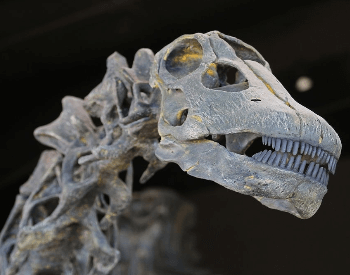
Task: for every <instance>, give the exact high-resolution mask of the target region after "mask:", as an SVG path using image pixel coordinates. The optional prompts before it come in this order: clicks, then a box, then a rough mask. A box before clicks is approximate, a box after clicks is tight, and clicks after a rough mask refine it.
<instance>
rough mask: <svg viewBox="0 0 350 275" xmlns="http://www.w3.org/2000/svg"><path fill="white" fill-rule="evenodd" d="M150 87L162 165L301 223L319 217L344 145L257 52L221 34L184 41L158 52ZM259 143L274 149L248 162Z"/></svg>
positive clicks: (186, 36)
mask: <svg viewBox="0 0 350 275" xmlns="http://www.w3.org/2000/svg"><path fill="white" fill-rule="evenodd" d="M231 72H233V79H230V73H231ZM150 83H151V85H152V86H153V87H159V88H160V90H161V92H162V103H161V114H160V119H159V123H158V131H159V133H160V135H161V143H160V146H159V147H158V149H157V151H156V155H157V157H158V158H160V159H161V160H163V161H169V162H175V163H177V164H178V165H179V166H180V167H181V169H183V170H184V171H187V173H188V174H190V175H192V176H195V177H199V178H203V179H208V180H212V181H215V182H217V183H219V184H221V185H223V186H224V187H226V188H228V189H231V190H234V191H236V192H239V193H242V194H246V195H250V196H253V197H254V198H256V199H258V200H259V201H260V202H261V203H262V204H264V205H266V206H268V207H270V208H273V209H278V210H281V211H286V212H289V213H291V214H293V215H295V216H297V217H299V218H309V217H311V216H312V215H313V214H314V213H315V212H316V211H317V209H318V208H319V206H320V204H321V201H322V198H323V196H324V195H325V193H326V192H327V187H326V186H327V183H328V178H329V172H332V173H334V171H335V166H336V163H337V160H338V159H339V156H340V152H341V141H340V139H339V137H338V135H337V133H336V132H335V131H334V130H333V128H332V127H330V126H329V125H328V124H327V122H326V121H325V120H324V119H323V118H321V117H320V116H318V115H316V114H314V113H313V112H311V111H310V110H308V109H307V108H305V107H304V106H302V105H300V104H298V103H297V102H296V101H295V100H294V99H293V98H292V97H291V96H290V95H289V93H288V92H287V91H286V89H285V88H284V87H283V86H282V84H281V83H280V82H279V81H278V80H277V79H276V78H275V77H274V75H273V74H272V73H271V70H270V67H269V64H268V63H267V62H266V61H265V60H264V58H263V57H262V56H261V55H260V54H259V53H258V52H257V51H256V50H255V49H254V48H253V47H251V46H250V45H247V44H246V43H244V42H242V41H241V40H239V39H236V38H234V37H230V36H227V35H224V34H222V33H220V32H218V31H213V32H209V33H206V34H199V33H197V34H194V35H184V36H181V37H179V38H178V39H176V40H175V41H174V42H173V43H171V44H169V45H168V46H166V47H165V48H163V49H162V50H161V51H160V52H158V53H157V55H156V57H155V62H154V64H153V68H152V71H151V79H150ZM259 138H261V140H262V142H263V143H264V144H265V145H267V146H272V148H269V149H271V150H265V151H263V152H259V153H257V154H255V155H253V156H252V157H249V156H247V155H245V152H246V150H247V149H248V148H249V147H250V146H251V144H252V143H253V142H254V140H258V139H259ZM259 140H260V139H259Z"/></svg>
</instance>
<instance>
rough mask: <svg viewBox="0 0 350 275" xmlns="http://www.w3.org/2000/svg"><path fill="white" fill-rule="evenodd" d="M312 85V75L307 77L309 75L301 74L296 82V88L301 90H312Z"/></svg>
mask: <svg viewBox="0 0 350 275" xmlns="http://www.w3.org/2000/svg"><path fill="white" fill-rule="evenodd" d="M312 86H313V81H312V79H311V78H310V77H307V76H301V77H299V78H298V79H297V81H296V82H295V88H296V89H297V90H298V91H299V92H306V91H308V90H310V89H311V88H312Z"/></svg>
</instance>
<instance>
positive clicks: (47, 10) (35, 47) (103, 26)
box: [0, 0, 350, 275]
mask: <svg viewBox="0 0 350 275" xmlns="http://www.w3.org/2000/svg"><path fill="white" fill-rule="evenodd" d="M279 3H280V4H277V2H271V3H268V2H266V1H257V0H255V1H243V0H235V1H222V0H216V1H189V0H178V1H164V0H163V1H160V0H152V1H139V0H115V1H109V0H84V1H83V0H74V1H73V0H61V1H52V0H48V1H43V0H31V1H28V0H2V1H1V2H0V56H1V62H0V70H1V72H0V81H1V83H0V84H1V86H0V88H1V123H2V125H1V129H2V130H1V142H2V150H1V166H0V169H1V170H0V172H1V178H0V192H1V206H2V208H1V211H2V217H1V218H2V220H1V222H2V223H1V227H2V225H3V223H4V222H5V220H6V217H7V215H8V213H9V211H10V209H11V207H12V205H13V203H14V198H15V195H16V194H17V193H18V188H19V186H20V185H21V184H23V183H24V182H25V181H26V180H27V178H28V177H29V175H30V173H31V172H32V170H33V169H34V167H35V165H36V163H37V161H38V159H39V155H40V153H41V151H42V150H44V149H45V146H43V145H41V144H39V143H38V142H37V141H36V140H35V139H34V137H33V134H32V133H33V131H34V129H35V128H37V127H38V126H41V125H45V124H47V123H49V122H51V121H53V120H54V119H55V118H56V117H57V116H58V115H59V113H60V112H61V98H62V97H63V96H65V95H74V96H77V97H82V98H83V97H85V95H87V94H88V93H89V92H90V90H91V89H92V88H93V87H94V86H96V85H97V84H98V83H99V82H100V81H101V80H102V77H103V75H104V74H105V60H106V58H107V57H108V56H109V55H110V54H112V53H113V52H114V51H118V52H119V53H121V54H122V55H124V56H125V57H126V58H127V59H128V61H129V64H130V65H131V63H132V60H133V55H134V53H135V52H136V51H137V50H138V49H139V48H151V49H152V50H153V51H154V52H157V51H158V50H160V49H161V48H162V47H163V46H165V45H167V44H169V43H170V42H172V41H173V40H174V39H176V38H177V37H179V36H180V35H182V34H191V33H195V32H207V31H211V30H219V31H221V32H223V33H226V34H228V35H232V36H235V37H238V38H240V39H242V40H243V41H245V42H247V43H248V44H250V45H252V46H254V47H255V48H256V49H258V51H259V52H260V53H261V54H262V55H263V56H264V57H265V59H266V60H267V61H268V62H269V63H270V65H271V68H272V71H273V73H274V74H275V76H276V77H277V78H278V79H279V80H280V81H281V82H282V83H283V84H284V86H285V87H286V88H287V90H288V91H289V92H290V94H291V95H292V97H294V98H295V99H296V100H297V101H298V102H300V103H301V104H303V105H304V106H306V107H307V108H309V109H311V110H313V111H314V112H316V113H317V114H319V115H321V116H323V117H324V118H325V119H326V120H327V121H328V122H329V123H330V125H332V127H333V128H334V129H335V130H336V131H337V132H338V134H339V136H340V138H341V140H342V143H343V151H342V157H341V159H340V161H339V164H338V168H337V173H336V175H335V176H333V177H331V179H330V183H329V192H328V194H327V195H326V196H325V199H324V201H323V204H322V206H321V208H320V210H319V211H318V212H317V213H316V214H315V216H314V217H312V218H311V219H309V220H300V219H298V218H295V217H294V216H292V215H290V214H286V213H283V212H279V211H275V210H270V209H268V208H266V207H264V206H262V205H260V203H259V202H257V201H255V200H254V199H253V198H251V197H248V196H243V195H240V194H238V193H235V192H232V191H229V190H226V189H225V188H223V187H221V186H219V185H217V184H215V183H213V182H206V181H203V180H199V179H196V178H193V177H190V176H187V175H186V173H184V172H182V171H181V170H180V168H178V167H177V166H176V165H174V164H171V165H168V166H167V167H166V168H165V169H164V170H162V171H160V172H158V174H157V175H156V176H155V177H154V178H153V179H152V180H151V181H150V182H149V183H148V184H146V185H145V186H142V187H140V186H139V185H138V184H136V187H135V188H136V189H143V188H147V187H149V186H152V185H153V186H166V187H169V188H172V189H176V190H178V191H179V192H180V193H181V194H183V196H185V197H186V198H188V199H189V200H190V201H192V202H193V203H194V204H195V205H196V206H197V212H198V222H197V226H196V227H195V228H194V231H195V233H196V235H197V243H198V248H199V250H200V252H201V253H202V257H203V260H202V262H201V265H202V267H205V268H209V269H210V270H212V273H211V274H221V275H226V274H228V275H231V274H257V273H259V274H285V275H287V274H350V271H349V270H350V267H349V264H348V260H349V256H348V255H349V252H348V250H349V249H350V238H349V234H350V233H349V232H350V223H349V221H350V216H349V210H350V202H349V200H348V193H349V191H350V186H349V176H350V156H349V153H350V143H349V138H350V137H349V133H350V132H349V123H348V120H349V115H348V113H349V111H350V95H349V94H348V93H349V84H350V78H349V77H348V76H349V73H350V38H349V29H350V16H349V14H350V2H349V1H311V2H310V1H309V2H305V1H292V2H291V3H288V2H284V1H280V2H279ZM300 76H308V77H310V78H311V79H312V80H313V82H314V86H313V88H312V89H310V90H309V91H307V92H304V93H300V92H298V91H297V90H296V88H295V82H296V80H297V78H298V77H300ZM136 165H138V166H136V175H135V176H136V177H139V176H140V175H141V172H142V169H143V168H144V167H145V163H144V162H143V161H142V160H140V159H138V160H137V161H136ZM170 174H171V176H169V175H170Z"/></svg>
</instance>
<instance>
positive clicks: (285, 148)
mask: <svg viewBox="0 0 350 275" xmlns="http://www.w3.org/2000/svg"><path fill="white" fill-rule="evenodd" d="M262 143H263V144H264V145H268V146H272V149H275V150H276V151H279V152H281V153H285V152H287V153H291V154H292V155H293V156H295V155H297V154H301V155H304V156H307V155H309V156H310V157H311V158H315V157H316V159H314V160H315V162H317V163H319V164H321V165H323V164H327V165H328V170H329V171H330V172H331V173H333V174H334V173H335V168H336V166H337V159H336V158H335V157H334V156H332V155H331V154H329V153H327V152H326V151H324V150H322V149H321V148H320V147H316V146H312V145H310V144H307V143H305V142H302V141H301V142H299V141H293V140H288V139H280V138H273V137H266V136H263V137H262Z"/></svg>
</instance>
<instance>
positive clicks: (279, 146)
mask: <svg viewBox="0 0 350 275" xmlns="http://www.w3.org/2000/svg"><path fill="white" fill-rule="evenodd" d="M280 149H281V139H279V138H277V139H276V147H275V150H276V151H279V150H280Z"/></svg>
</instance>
